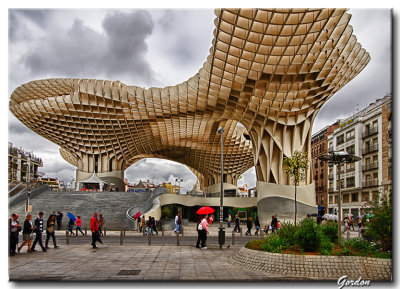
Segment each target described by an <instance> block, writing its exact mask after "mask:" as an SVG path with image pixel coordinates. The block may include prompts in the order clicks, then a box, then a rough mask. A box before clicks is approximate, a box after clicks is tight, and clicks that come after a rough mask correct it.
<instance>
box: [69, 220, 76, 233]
mask: <svg viewBox="0 0 400 289" xmlns="http://www.w3.org/2000/svg"><path fill="white" fill-rule="evenodd" d="M74 225H75V222H74V220H72V219H69V221H68V231H69V235H70V236H74V235H75V234H74V232H73V231H72V230H73V229H74Z"/></svg>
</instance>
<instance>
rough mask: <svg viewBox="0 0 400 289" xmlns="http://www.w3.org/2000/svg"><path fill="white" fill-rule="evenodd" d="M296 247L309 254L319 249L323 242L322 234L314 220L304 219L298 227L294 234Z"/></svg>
mask: <svg viewBox="0 0 400 289" xmlns="http://www.w3.org/2000/svg"><path fill="white" fill-rule="evenodd" d="M294 238H295V242H296V245H298V246H299V247H300V248H301V249H303V250H304V251H308V252H314V251H316V250H318V249H319V247H320V242H321V233H320V232H319V229H318V227H317V224H316V223H315V221H314V219H304V220H302V221H301V222H300V223H299V225H298V226H297V230H296V233H295V234H294Z"/></svg>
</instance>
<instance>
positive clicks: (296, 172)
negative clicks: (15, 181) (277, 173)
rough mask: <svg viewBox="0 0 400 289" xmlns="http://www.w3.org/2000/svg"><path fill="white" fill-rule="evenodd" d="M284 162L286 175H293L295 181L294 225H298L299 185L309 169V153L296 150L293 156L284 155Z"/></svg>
mask: <svg viewBox="0 0 400 289" xmlns="http://www.w3.org/2000/svg"><path fill="white" fill-rule="evenodd" d="M283 164H284V166H285V172H286V175H288V176H289V177H291V178H292V179H293V181H294V225H295V226H296V218H297V186H298V185H299V183H300V182H301V181H303V180H304V179H305V177H306V170H307V169H308V155H307V152H298V151H295V152H294V154H293V155H292V156H291V157H286V156H285V157H284V158H283Z"/></svg>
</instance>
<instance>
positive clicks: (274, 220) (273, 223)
mask: <svg viewBox="0 0 400 289" xmlns="http://www.w3.org/2000/svg"><path fill="white" fill-rule="evenodd" d="M277 229H278V218H277V217H276V215H275V216H272V220H271V232H272V233H274V232H275V230H277Z"/></svg>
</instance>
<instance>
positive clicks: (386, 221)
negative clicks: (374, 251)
mask: <svg viewBox="0 0 400 289" xmlns="http://www.w3.org/2000/svg"><path fill="white" fill-rule="evenodd" d="M370 206H371V211H372V213H373V216H372V217H371V218H370V219H369V222H368V223H367V227H368V228H369V230H368V231H369V232H368V233H367V236H366V237H367V238H368V237H370V239H373V236H375V237H376V240H377V241H378V242H379V243H380V244H381V246H382V249H383V250H384V251H392V194H391V193H389V195H386V194H383V195H382V196H381V199H380V201H379V200H374V201H373V202H371V203H370Z"/></svg>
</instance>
